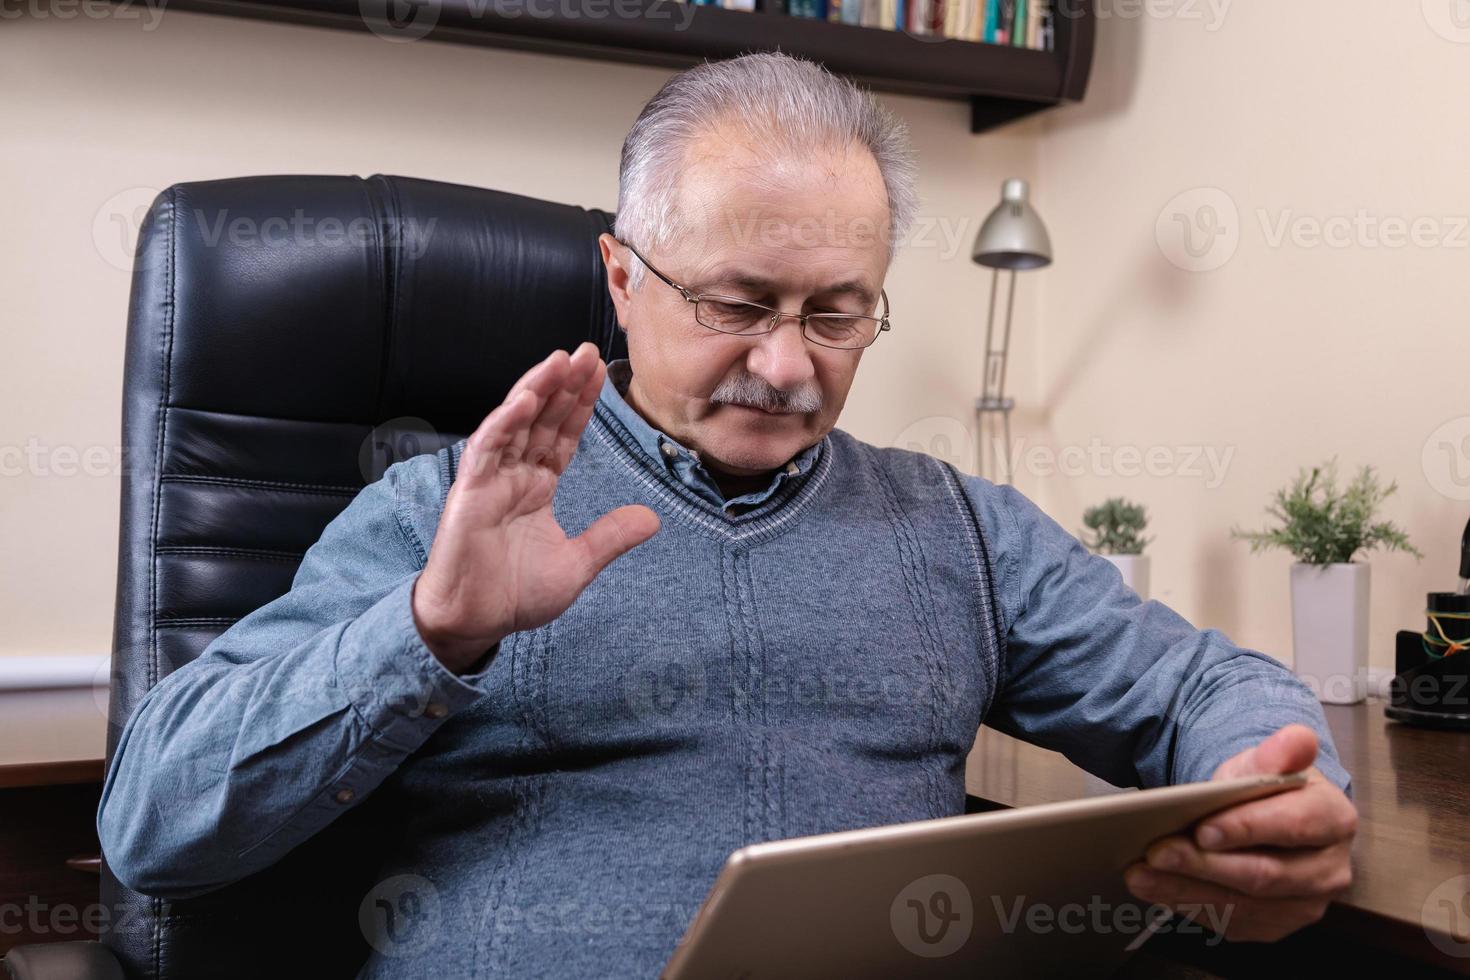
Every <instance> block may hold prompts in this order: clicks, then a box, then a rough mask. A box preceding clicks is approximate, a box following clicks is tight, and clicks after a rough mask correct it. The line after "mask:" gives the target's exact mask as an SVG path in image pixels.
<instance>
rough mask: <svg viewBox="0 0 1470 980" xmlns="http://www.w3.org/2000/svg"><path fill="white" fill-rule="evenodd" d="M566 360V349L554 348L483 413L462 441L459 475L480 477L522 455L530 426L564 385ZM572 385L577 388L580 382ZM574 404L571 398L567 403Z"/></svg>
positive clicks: (567, 358)
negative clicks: (472, 430)
mask: <svg viewBox="0 0 1470 980" xmlns="http://www.w3.org/2000/svg"><path fill="white" fill-rule="evenodd" d="M582 346H583V347H587V348H591V350H592V351H593V353H594V355H595V352H596V350H597V348H596V347H595V346H594V345H592V344H591V343H587V344H583V345H582ZM578 349H579V350H581V348H578ZM583 356H584V358H585V357H586V355H583ZM570 362H571V358H570V356H569V355H568V354H567V352H566V351H563V350H555V351H552V352H551V353H550V354H548V355H547V356H546V357H545V358H544V359H543V360H542V361H541V362H540V363H539V364H537V365H536V366H535V367H533V368H531V369H530V370H529V371H527V372H526V373H525V374H523V375H521V377H520V379H519V380H518V381H516V383H515V384H514V385H513V386H512V387H511V390H510V391H509V392H508V393H507V394H506V396H505V400H504V401H503V402H501V404H500V405H499V406H498V407H497V408H496V409H495V410H494V411H492V412H491V413H490V414H489V415H487V416H485V418H484V420H483V421H482V422H481V423H480V425H479V426H478V427H477V428H476V429H475V431H474V433H473V434H471V436H470V437H469V439H468V440H466V444H465V452H464V456H463V458H462V460H461V464H462V465H461V472H462V473H463V474H466V475H468V476H469V477H470V478H472V479H475V478H484V477H486V476H488V475H489V474H491V473H493V472H494V471H495V470H496V468H497V467H498V466H499V465H500V464H501V463H503V462H505V461H506V460H508V459H513V460H519V459H521V458H522V457H524V456H525V454H526V451H527V450H526V445H527V442H528V440H529V438H530V433H531V428H532V426H533V425H534V424H535V422H536V420H537V419H538V418H539V417H540V416H541V414H542V413H543V412H544V411H545V410H546V409H547V407H548V405H549V404H550V403H551V401H552V396H553V395H555V394H556V393H557V392H558V391H560V390H561V389H562V388H563V387H565V386H566V384H567V374H568V371H569V370H570V367H569V365H570ZM595 373H596V372H595V370H594V374H595ZM576 387H580V382H579V383H578V385H577V386H576ZM575 404H576V401H575V399H574V400H572V402H571V403H570V405H575ZM570 405H569V406H565V407H566V408H569V407H570ZM553 431H554V430H553Z"/></svg>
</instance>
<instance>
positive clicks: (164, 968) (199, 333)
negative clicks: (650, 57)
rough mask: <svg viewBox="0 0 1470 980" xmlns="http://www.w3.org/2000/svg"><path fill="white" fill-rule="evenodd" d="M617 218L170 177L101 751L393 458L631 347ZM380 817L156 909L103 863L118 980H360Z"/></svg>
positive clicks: (542, 205) (139, 277) (159, 208)
mask: <svg viewBox="0 0 1470 980" xmlns="http://www.w3.org/2000/svg"><path fill="white" fill-rule="evenodd" d="M611 223H612V215H610V214H609V213H607V212H604V211H598V210H589V209H583V208H579V207H574V206H570V205H565V204H555V203H551V202H547V201H539V200H535V199H532V198H527V197H521V196H518V195H513V194H505V193H500V192H497V191H491V190H484V189H481V188H475V187H465V186H460V185H455V184H446V183H439V182H435V181H426V180H412V179H407V178H402V177H388V176H374V177H370V178H367V179H365V180H364V179H362V178H359V177H325V176H280V177H246V178H238V179H233V180H218V181H208V182H201V183H189V184H178V185H175V186H174V187H171V188H169V189H168V190H166V191H164V192H163V193H162V194H161V195H159V197H158V199H157V200H156V201H155V202H154V204H153V206H152V208H151V210H150V212H149V214H148V216H147V219H146V220H145V222H144V225H143V228H142V231H141V234H140V238H139V245H138V251H137V255H136V259H135V270H134V274H133V281H132V299H131V303H130V307H129V312H128V336H127V361H126V367H125V371H124V381H123V444H124V445H125V446H127V447H128V449H127V452H128V466H127V467H126V468H125V473H124V477H123V485H122V520H121V524H122V526H121V534H120V545H119V556H118V587H117V612H116V615H117V618H116V625H115V635H114V641H113V661H112V693H111V712H110V719H111V722H110V728H109V734H108V745H107V756H108V759H109V761H110V760H111V758H112V752H113V750H114V748H115V744H116V741H117V737H118V735H119V734H120V733H121V731H122V726H123V724H124V723H125V722H126V721H127V719H128V716H129V714H130V713H131V711H132V710H133V708H134V706H135V705H136V704H137V703H138V702H139V700H140V699H141V698H142V697H143V695H144V694H146V693H147V692H148V690H149V689H150V688H151V687H152V686H153V685H154V684H156V683H158V681H159V680H160V679H161V678H163V677H165V676H167V675H168V674H169V673H170V672H172V671H174V670H177V669H178V668H179V667H181V666H183V665H184V664H186V663H188V662H189V661H191V660H193V659H194V658H195V657H197V656H199V654H200V653H201V652H203V650H204V649H205V647H206V646H208V644H209V643H210V641H211V640H213V639H214V638H215V637H216V636H218V635H219V634H220V633H221V632H223V631H224V629H225V628H226V627H227V626H228V625H229V624H230V623H232V622H234V621H235V620H237V619H239V618H240V617H241V616H244V615H245V614H247V613H249V612H250V611H252V610H253V609H255V608H257V607H259V606H261V605H263V604H265V603H266V602H269V601H270V600H272V599H274V598H275V597H277V596H279V595H281V594H283V593H284V592H286V591H287V590H288V589H289V588H290V585H291V581H292V578H293V576H294V575H295V572H296V567H297V565H298V563H299V561H300V557H301V555H302V553H303V552H304V551H305V550H306V549H307V547H308V546H310V545H311V544H312V543H313V542H314V541H316V539H317V538H318V537H319V536H320V534H321V531H322V529H323V528H324V527H325V526H326V524H327V523H328V522H329V521H330V520H331V519H332V518H333V517H335V516H336V515H337V514H338V513H339V512H340V511H341V510H342V508H343V507H345V506H346V505H347V503H348V501H350V500H351V499H352V497H353V496H354V495H355V494H356V493H357V491H358V490H359V489H360V488H361V487H363V486H364V485H365V484H366V483H368V482H370V481H371V480H374V479H376V478H377V477H378V476H379V475H380V474H381V473H382V471H383V470H384V469H385V468H386V467H387V465H388V464H389V463H392V462H394V461H396V460H397V459H400V458H406V457H407V456H412V455H415V454H417V453H421V452H434V451H437V450H438V449H439V448H440V447H441V446H444V445H448V444H450V443H452V442H454V441H455V440H457V439H459V438H461V437H463V436H464V435H466V434H467V433H469V432H471V431H473V429H474V427H475V426H476V425H477V424H478V423H479V421H480V420H481V419H482V418H483V417H484V415H485V414H486V413H488V412H489V411H490V410H491V409H493V408H494V407H495V406H496V405H498V404H499V403H500V401H501V400H502V399H503V398H504V396H505V393H506V392H507V391H508V390H509V388H510V386H511V385H512V384H513V383H514V382H515V380H516V379H517V378H519V377H520V376H521V374H523V373H524V372H525V371H526V370H527V369H528V368H529V367H530V366H531V365H533V364H535V363H536V362H537V361H539V360H541V359H542V358H544V357H545V356H546V355H547V354H548V353H550V352H551V351H552V350H554V349H557V348H561V349H566V350H570V349H572V348H574V347H576V345H578V344H579V343H581V342H583V341H585V340H591V341H593V342H594V343H596V344H597V345H598V346H599V347H600V348H601V349H602V353H603V357H604V358H605V359H608V360H611V359H612V358H615V357H622V356H625V355H626V347H625V346H624V343H623V336H622V333H621V331H620V330H619V329H617V323H616V318H615V314H614V311H613V308H612V302H611V300H610V298H609V297H608V294H607V286H606V279H605V275H604V271H603V267H602V262H601V260H600V258H599V255H598V249H597V236H598V235H599V234H600V233H602V232H605V231H610V230H611ZM372 803H373V801H372V800H369V801H367V803H366V804H364V805H363V806H362V807H359V808H355V809H354V810H353V811H350V812H349V813H348V814H346V815H344V817H343V818H342V819H340V820H339V821H337V822H336V823H334V824H333V825H332V826H331V827H329V828H327V830H325V831H323V832H322V833H321V834H318V835H317V836H316V837H315V838H313V839H312V840H311V841H309V842H308V843H307V844H305V845H303V846H302V847H300V848H298V849H297V851H295V852H293V853H292V854H291V855H289V856H288V857H287V858H285V859H283V860H282V861H281V862H279V863H278V864H277V865H276V866H274V867H272V868H270V869H268V870H266V871H264V872H261V873H260V874H258V875H255V876H253V877H251V878H248V879H245V880H244V881H241V882H239V883H237V884H236V885H233V886H230V887H228V888H225V889H221V890H219V891H217V892H214V893H211V894H209V895H204V896H200V897H199V898H196V899H190V900H187V901H178V902H167V901H162V900H158V899H151V898H147V897H145V896H142V895H139V894H137V893H135V892H131V891H129V890H128V889H126V888H125V887H123V886H122V885H121V884H119V883H118V882H117V880H116V879H115V878H113V877H112V875H111V873H110V872H108V871H107V869H106V868H105V867H104V869H103V889H102V891H103V901H104V903H105V904H106V905H107V907H108V908H109V909H110V910H111V911H112V913H113V916H114V918H113V920H112V925H111V928H110V929H109V931H108V932H107V934H106V936H105V941H106V942H107V943H108V945H109V946H111V947H112V948H113V950H114V951H115V952H116V953H117V955H118V958H119V959H120V960H121V961H122V963H123V964H124V968H125V969H126V971H127V972H128V974H129V975H130V976H133V977H150V978H152V977H181V978H188V980H198V978H201V977H236V976H238V977H250V978H259V977H262V976H310V977H335V976H349V977H350V976H352V975H353V973H354V972H355V971H356V968H357V966H358V965H359V964H360V962H361V961H362V959H363V957H364V956H365V954H366V952H367V946H366V943H365V940H364V938H363V935H362V933H361V931H360V930H359V929H358V925H357V921H358V920H357V917H358V904H359V903H360V902H361V900H362V899H363V896H364V895H365V894H366V893H367V891H368V889H369V887H370V885H371V882H370V876H371V874H372V871H373V867H374V863H375V859H376V851H377V842H378V841H380V840H381V839H382V837H381V834H383V833H385V832H389V831H388V827H389V824H390V823H391V822H392V820H393V815H392V814H387V813H384V812H382V807H374V806H373V805H372Z"/></svg>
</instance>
